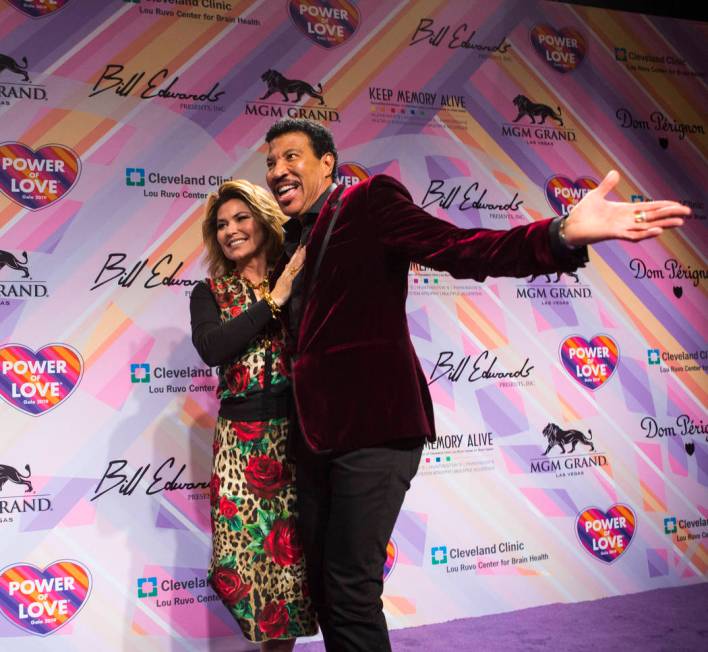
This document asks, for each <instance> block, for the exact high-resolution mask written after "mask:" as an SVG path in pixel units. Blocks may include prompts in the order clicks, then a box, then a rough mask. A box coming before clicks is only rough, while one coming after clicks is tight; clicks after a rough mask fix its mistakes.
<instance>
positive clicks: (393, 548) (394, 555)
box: [383, 539, 398, 582]
mask: <svg viewBox="0 0 708 652" xmlns="http://www.w3.org/2000/svg"><path fill="white" fill-rule="evenodd" d="M397 561H398V546H397V545H396V542H395V541H394V540H393V539H389V542H388V545H387V546H386V561H385V562H384V572H383V578H384V582H385V581H386V580H387V579H388V577H389V575H391V573H393V569H394V568H395V567H396V562H397Z"/></svg>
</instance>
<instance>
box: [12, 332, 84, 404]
mask: <svg viewBox="0 0 708 652" xmlns="http://www.w3.org/2000/svg"><path fill="white" fill-rule="evenodd" d="M83 373H84V361H83V359H82V357H81V354H80V353H79V352H78V351H77V350H76V349H75V348H74V347H72V346H69V345H68V344H46V345H45V346H43V347H41V348H40V349H38V350H37V351H34V350H32V349H30V348H29V347H27V346H25V345H24V344H6V345H5V346H2V347H0V398H2V399H3V400H4V401H5V402H6V403H7V404H8V405H10V406H12V407H13V408H15V409H16V410H20V411H21V412H24V413H25V414H29V415H31V416H33V417H34V416H41V415H43V414H46V413H47V412H49V411H51V410H53V409H54V408H56V407H58V406H59V405H60V404H61V403H63V402H64V401H66V400H67V399H68V398H69V397H70V396H71V395H72V394H73V393H74V390H75V389H76V388H77V387H78V385H79V383H80V382H81V377H82V376H83Z"/></svg>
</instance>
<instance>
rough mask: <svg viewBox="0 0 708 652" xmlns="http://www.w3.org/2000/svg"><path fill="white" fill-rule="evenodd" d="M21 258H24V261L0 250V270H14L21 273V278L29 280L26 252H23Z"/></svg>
mask: <svg viewBox="0 0 708 652" xmlns="http://www.w3.org/2000/svg"><path fill="white" fill-rule="evenodd" d="M22 256H23V257H24V260H20V259H19V258H18V257H17V256H15V255H14V254H11V253H10V252H9V251H2V250H0V269H2V268H3V267H9V268H10V269H16V270H17V271H18V272H22V278H29V277H30V273H29V269H28V268H27V262H28V258H27V252H26V251H23V252H22Z"/></svg>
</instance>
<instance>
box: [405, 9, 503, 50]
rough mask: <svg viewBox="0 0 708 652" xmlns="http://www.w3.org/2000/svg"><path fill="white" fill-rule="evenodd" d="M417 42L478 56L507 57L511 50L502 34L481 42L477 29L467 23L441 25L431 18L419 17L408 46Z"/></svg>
mask: <svg viewBox="0 0 708 652" xmlns="http://www.w3.org/2000/svg"><path fill="white" fill-rule="evenodd" d="M418 43H427V44H428V45H429V46H430V47H434V48H437V47H440V46H441V45H442V46H445V47H447V48H448V49H449V50H458V49H461V50H467V51H470V52H476V53H477V55H478V56H479V57H480V58H484V59H487V58H504V59H509V58H510V57H509V56H508V55H507V56H506V57H503V55H505V54H506V53H507V52H509V50H511V43H510V42H509V41H507V40H506V36H503V37H502V38H501V39H500V40H498V41H496V42H486V43H482V42H480V41H479V39H478V38H477V30H476V29H471V28H470V27H469V26H468V25H467V23H460V24H458V25H441V24H440V23H438V24H437V25H436V24H435V21H434V20H433V19H432V18H421V19H420V22H419V23H418V25H417V27H416V29H415V32H413V35H412V36H411V40H410V42H409V43H408V47H411V46H414V45H417V44H418Z"/></svg>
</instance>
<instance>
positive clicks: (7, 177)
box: [0, 142, 81, 211]
mask: <svg viewBox="0 0 708 652" xmlns="http://www.w3.org/2000/svg"><path fill="white" fill-rule="evenodd" d="M80 173H81V159H79V157H78V155H77V154H75V153H74V152H72V151H71V150H70V149H69V148H68V147H65V146H64V145H42V146H41V147H40V148H39V149H38V150H36V151H34V150H33V149H32V148H30V147H27V145H24V144H23V143H17V142H11V143H1V144H0V190H1V191H2V192H3V194H5V196H7V197H8V198H9V199H11V200H12V201H14V202H16V203H17V204H20V205H21V206H24V207H25V208H29V209H30V210H31V211H37V210H40V209H42V208H45V207H46V206H49V204H51V203H53V202H55V201H57V200H58V199H61V198H62V197H63V196H64V195H65V194H66V193H68V192H69V191H70V190H71V189H72V188H73V187H74V184H76V181H77V180H78V178H79V174H80Z"/></svg>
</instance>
